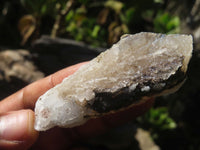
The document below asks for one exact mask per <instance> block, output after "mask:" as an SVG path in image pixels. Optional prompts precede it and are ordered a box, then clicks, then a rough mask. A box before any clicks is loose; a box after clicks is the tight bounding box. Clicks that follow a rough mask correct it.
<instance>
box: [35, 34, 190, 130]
mask: <svg viewBox="0 0 200 150" xmlns="http://www.w3.org/2000/svg"><path fill="white" fill-rule="evenodd" d="M192 44H193V43H192V36H190V35H178V34H176V35H164V34H155V33H144V32H142V33H139V34H135V35H125V36H123V37H122V38H121V40H120V41H119V42H118V43H116V44H115V45H113V46H112V48H110V49H109V50H107V51H106V52H104V53H101V54H100V55H99V56H98V57H96V58H95V59H93V60H92V61H90V63H88V64H86V65H84V66H83V67H81V68H80V69H79V70H78V71H77V72H76V73H74V74H73V75H71V76H69V77H67V78H66V79H64V80H63V82H62V83H61V84H59V85H57V86H55V87H54V88H52V89H50V90H49V91H47V92H46V93H45V94H44V95H43V96H41V97H40V98H39V99H38V101H37V103H36V108H35V114H36V121H35V129H36V130H38V131H43V130H47V129H49V128H52V127H54V126H60V127H73V126H77V125H80V124H82V123H84V122H85V121H87V120H88V119H89V118H92V117H97V116H100V115H102V114H105V113H110V112H115V111H117V110H121V109H122V108H125V107H130V106H131V105H134V104H136V103H139V102H141V101H144V100H148V99H149V98H148V97H151V96H158V95H162V94H165V93H170V92H174V91H175V90H177V89H178V88H179V87H180V85H182V83H183V81H184V79H185V73H186V71H187V65H188V63H189V60H190V57H191V55H192V49H193V45H192Z"/></svg>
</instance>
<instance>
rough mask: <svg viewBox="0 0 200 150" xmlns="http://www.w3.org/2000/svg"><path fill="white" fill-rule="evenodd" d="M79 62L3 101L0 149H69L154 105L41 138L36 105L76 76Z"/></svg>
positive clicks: (139, 106) (146, 103) (142, 105)
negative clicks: (42, 98) (59, 84)
mask: <svg viewBox="0 0 200 150" xmlns="http://www.w3.org/2000/svg"><path fill="white" fill-rule="evenodd" d="M83 64H85V63H80V64H77V65H74V66H71V67H68V68H66V69H63V70H61V71H58V72H56V73H54V74H52V75H50V76H48V77H46V78H43V79H41V80H39V81H36V82H34V83H32V84H30V85H28V86H26V87H25V88H23V89H21V90H20V91H18V92H16V93H15V94H13V95H11V96H9V97H7V98H5V99H4V100H2V101H0V149H15V150H17V149H20V150H21V149H28V148H30V147H31V149H37V150H40V149H41V150H42V149H43V150H50V149H57V150H59V149H64V148H65V149H67V148H68V147H69V146H71V145H72V144H73V143H74V142H76V141H77V140H80V139H81V138H87V137H92V136H95V135H98V134H102V133H105V132H106V131H107V130H108V129H109V128H112V127H114V126H117V125H119V124H122V123H124V122H126V121H128V120H131V119H133V118H134V117H137V116H139V115H141V114H143V113H144V112H145V111H146V110H148V109H149V108H150V107H151V106H152V105H153V101H154V100H153V99H150V100H147V101H144V102H142V103H140V104H136V105H134V106H133V107H132V108H129V109H126V110H125V111H121V112H117V113H115V114H109V115H106V116H104V117H101V118H97V119H91V120H89V121H88V122H87V123H86V124H84V125H82V126H79V127H75V128H68V129H62V128H58V127H56V128H53V129H50V130H48V131H46V132H41V133H40V135H39V133H38V132H37V131H35V130H34V118H35V117H34V112H33V109H34V107H35V102H36V100H37V99H38V97H39V96H41V95H42V94H44V93H45V92H46V91H47V90H48V89H50V88H52V87H54V86H55V85H56V84H58V83H60V82H61V81H62V80H63V79H64V78H65V77H67V76H69V75H71V74H73V73H74V72H75V71H76V70H78V68H79V67H80V66H81V65H83Z"/></svg>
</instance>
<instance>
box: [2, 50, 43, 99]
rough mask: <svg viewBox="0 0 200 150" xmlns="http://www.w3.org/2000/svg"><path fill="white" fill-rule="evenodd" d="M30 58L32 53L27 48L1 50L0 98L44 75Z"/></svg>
mask: <svg viewBox="0 0 200 150" xmlns="http://www.w3.org/2000/svg"><path fill="white" fill-rule="evenodd" d="M31 59H32V55H31V54H30V53H29V52H28V51H27V50H3V51H1V52H0V87H1V89H2V90H1V92H0V98H1V99H3V98H4V97H6V96H8V95H9V94H11V93H13V92H15V91H17V90H18V89H20V88H22V87H24V86H25V85H27V84H29V83H32V82H33V81H36V80H38V79H41V78H42V77H44V74H43V73H42V72H40V71H39V70H38V69H37V67H36V66H35V65H34V63H33V62H32V60H31Z"/></svg>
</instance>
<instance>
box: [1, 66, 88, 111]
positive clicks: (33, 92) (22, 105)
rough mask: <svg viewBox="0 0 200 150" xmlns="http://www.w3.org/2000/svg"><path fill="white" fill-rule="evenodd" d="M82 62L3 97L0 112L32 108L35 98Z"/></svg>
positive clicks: (69, 73) (60, 80) (73, 70)
mask: <svg viewBox="0 0 200 150" xmlns="http://www.w3.org/2000/svg"><path fill="white" fill-rule="evenodd" d="M85 63H86V62H84V63H79V64H77V65H74V66H70V67H68V68H65V69H63V70H60V71H58V72H56V73H54V74H52V75H50V76H48V77H46V78H43V79H41V80H38V81H36V82H34V83H32V84H30V85H28V86H26V87H25V88H23V89H22V90H20V91H18V92H16V93H15V94H13V95H11V96H9V97H7V98H5V99H4V100H3V101H1V102H0V113H2V112H7V111H14V110H20V109H33V108H34V106H35V102H36V100H37V99H38V98H39V96H41V95H42V94H44V93H45V92H46V91H47V90H49V89H50V88H52V87H54V86H55V85H57V84H58V83H60V82H62V80H63V79H64V78H65V77H67V76H69V75H71V74H73V73H74V72H75V71H77V70H78V69H79V68H80V66H82V65H83V64H85Z"/></svg>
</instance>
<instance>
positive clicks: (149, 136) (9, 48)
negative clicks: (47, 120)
mask: <svg viewBox="0 0 200 150" xmlns="http://www.w3.org/2000/svg"><path fill="white" fill-rule="evenodd" d="M142 31H148V32H157V33H166V34H175V33H184V34H192V35H193V38H194V52H193V57H192V59H191V62H190V65H189V70H188V79H187V81H186V82H185V84H184V86H183V87H182V88H181V89H180V90H179V91H178V92H176V93H175V94H172V95H167V96H163V97H160V98H157V99H156V102H155V105H154V107H153V108H152V109H151V110H149V111H148V112H147V113H146V114H144V115H143V116H141V117H139V118H137V119H133V120H132V121H130V122H129V123H127V124H125V125H123V126H120V127H117V128H115V129H112V130H111V131H109V132H108V133H106V134H105V135H101V136H98V137H95V138H93V139H87V140H85V141H83V142H82V143H79V148H82V149H103V150H104V149H105V150H118V149H126V150H159V149H162V150H169V149H170V150H171V149H172V150H173V149H174V150H200V128H199V126H200V109H199V106H200V79H199V78H200V52H199V50H200V41H199V40H200V0H126V1H124V0H101V1H100V0H1V1H0V99H3V98H5V97H6V96H8V95H10V94H12V93H14V92H15V91H17V90H19V89H21V88H23V87H24V86H26V85H27V84H30V83H31V82H33V81H36V80H38V79H40V78H42V77H44V76H46V75H49V74H51V73H53V72H55V71H57V70H59V69H62V68H64V67H67V66H69V65H72V64H75V63H78V62H82V61H86V60H91V59H92V58H94V57H95V56H97V55H98V54H99V53H100V52H102V51H104V50H105V49H106V48H109V47H110V46H111V45H112V44H113V43H116V42H117V41H118V40H119V39H120V36H121V35H123V34H126V33H130V34H134V33H138V32H142Z"/></svg>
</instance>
